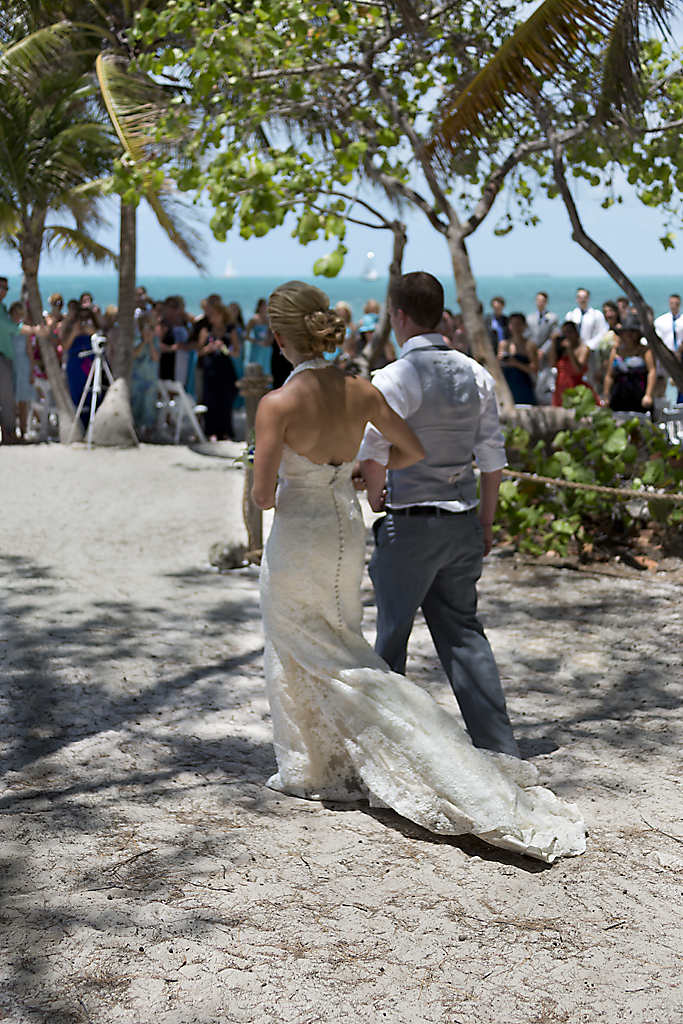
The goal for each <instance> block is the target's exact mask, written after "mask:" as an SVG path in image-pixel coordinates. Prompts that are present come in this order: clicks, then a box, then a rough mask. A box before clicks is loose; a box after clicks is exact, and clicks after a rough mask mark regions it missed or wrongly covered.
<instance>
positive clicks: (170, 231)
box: [145, 186, 206, 273]
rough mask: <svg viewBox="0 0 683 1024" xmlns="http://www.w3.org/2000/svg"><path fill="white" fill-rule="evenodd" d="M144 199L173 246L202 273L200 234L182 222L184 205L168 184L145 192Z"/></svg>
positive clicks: (202, 253) (185, 212)
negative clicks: (156, 190)
mask: <svg viewBox="0 0 683 1024" xmlns="http://www.w3.org/2000/svg"><path fill="white" fill-rule="evenodd" d="M145 199H146V200H147V202H148V203H149V205H150V206H151V207H152V209H153V210H154V214H155V216H156V218H157V220H158V221H159V224H160V226H161V227H162V228H163V230H164V231H165V232H166V234H167V235H168V237H169V239H170V240H171V241H172V242H173V244H174V245H175V247H176V248H177V249H179V250H180V252H182V254H183V256H186V257H187V259H188V260H190V262H191V263H194V265H195V267H197V269H198V270H200V271H202V273H204V272H205V271H206V267H205V266H204V263H203V257H204V254H205V251H206V247H205V244H204V242H203V240H202V237H201V235H200V234H199V233H198V232H197V231H195V230H194V228H191V227H188V226H187V224H185V223H183V219H182V218H183V217H186V216H187V208H186V206H185V205H184V204H183V203H181V202H180V200H179V199H178V198H177V197H176V195H175V193H174V192H173V190H172V189H171V187H170V186H167V187H165V188H162V189H160V190H159V191H158V192H154V191H152V190H151V189H150V190H149V192H147V193H145Z"/></svg>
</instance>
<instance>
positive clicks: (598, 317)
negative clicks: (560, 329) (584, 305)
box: [565, 306, 608, 348]
mask: <svg viewBox="0 0 683 1024" xmlns="http://www.w3.org/2000/svg"><path fill="white" fill-rule="evenodd" d="M565 320H571V321H572V323H575V324H576V326H577V327H578V328H579V337H580V338H581V341H585V342H586V344H589V342H591V341H593V340H594V339H597V338H598V337H599V336H600V335H601V334H604V333H605V331H606V330H608V326H607V321H606V320H605V318H604V316H603V315H602V313H601V312H600V310H599V309H593V308H592V307H589V308H588V309H586V310H581V309H580V308H579V307H578V306H577V307H576V308H575V309H570V310H569V312H568V313H567V315H566V317H565ZM590 347H591V348H593V346H592V345H590Z"/></svg>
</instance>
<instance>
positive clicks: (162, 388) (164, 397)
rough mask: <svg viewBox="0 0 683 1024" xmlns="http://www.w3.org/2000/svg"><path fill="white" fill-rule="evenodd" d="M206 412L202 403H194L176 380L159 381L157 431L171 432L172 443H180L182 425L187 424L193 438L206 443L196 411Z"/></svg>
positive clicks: (161, 433)
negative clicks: (167, 430)
mask: <svg viewBox="0 0 683 1024" xmlns="http://www.w3.org/2000/svg"><path fill="white" fill-rule="evenodd" d="M202 412H206V407H205V406H203V405H194V404H193V403H192V401H191V399H190V396H189V395H188V393H187V391H186V390H185V388H184V387H183V385H182V384H181V383H180V382H179V381H177V380H160V381H159V415H158V418H157V433H158V434H159V436H163V433H164V430H165V429H166V428H170V430H171V431H172V432H173V444H180V437H181V434H182V432H183V426H184V425H185V424H187V426H188V428H189V430H190V432H191V433H193V434H194V436H195V439H196V440H197V441H200V442H201V443H202V444H205V443H206V435H205V434H204V431H203V430H202V428H201V425H200V423H199V420H198V419H197V413H202Z"/></svg>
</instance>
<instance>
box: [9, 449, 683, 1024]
mask: <svg viewBox="0 0 683 1024" xmlns="http://www.w3.org/2000/svg"><path fill="white" fill-rule="evenodd" d="M241 488H242V475H241V471H240V470H239V469H236V468H234V467H233V466H232V465H231V463H230V461H229V460H225V459H223V460H220V459H214V458H206V457H201V456H200V455H197V454H195V453H193V452H190V451H188V450H186V449H181V448H171V447H165V448H161V447H147V448H142V449H140V450H138V451H130V452H126V451H108V450H104V451H92V452H87V451H85V450H84V449H82V448H71V449H67V448H65V447H60V446H58V445H51V446H45V445H43V446H36V447H30V448H24V449H17V450H14V449H10V450H6V449H5V450H2V451H0V493H1V502H0V509H1V516H2V519H1V522H0V566H1V571H2V575H3V587H2V603H3V612H4V615H3V620H2V632H1V634H0V637H1V640H0V673H1V675H2V681H3V692H2V697H1V698H0V699H1V700H2V705H1V710H0V717H1V720H2V734H1V745H2V750H1V754H2V761H3V764H2V772H1V774H0V779H1V781H0V823H1V827H2V868H1V872H0V877H2V908H1V910H0V919H1V922H2V933H1V939H0V942H1V944H2V952H1V953H0V957H1V964H0V1020H3V1021H9V1022H11V1024H19V1022H21V1024H24V1022H27V1024H28V1022H31V1024H34V1022H46V1024H47V1022H49V1024H80V1022H84V1024H94V1022H96V1024H124V1022H125V1024H150V1022H152V1021H153V1022H155V1024H194V1022H196V1024H209V1022H211V1024H213V1022H224V1021H240V1022H241V1021H245V1022H246V1021H249V1022H251V1021H254V1022H297V1024H313V1022H316V1021H325V1022H328V1021H331V1022H347V1021H354V1022H355V1021H358V1022H366V1021H367V1022H373V1024H375V1022H377V1021H381V1022H385V1021H386V1022H387V1024H392V1022H400V1024H412V1022H423V1021H424V1022H437V1021H438V1022H447V1024H458V1022H460V1024H475V1022H476V1024H489V1022H495V1024H517V1022H519V1024H534V1022H539V1024H540V1022H545V1021H553V1022H555V1021H571V1022H596V1021H599V1022H604V1024H612V1022H619V1021H633V1022H637V1024H645V1022H653V1024H681V1022H683V1009H681V1006H682V1005H683V984H682V983H681V981H682V979H683V929H682V924H683V845H682V844H683V822H682V821H681V811H682V809H683V798H682V797H683V794H682V792H681V790H682V788H683V781H682V779H683V775H682V773H681V761H682V754H681V738H682V722H683V710H682V707H683V673H682V669H681V654H682V645H681V620H682V617H683V609H682V607H681V601H680V596H679V591H680V585H679V584H678V583H672V582H671V581H670V580H669V579H667V577H666V576H665V575H653V574H648V573H641V574H638V573H636V572H635V571H632V572H631V571H624V572H623V573H622V574H621V575H616V576H611V575H602V574H600V573H599V572H597V571H596V572H595V573H577V572H570V571H568V570H565V569H556V568H552V567H546V566H536V565H525V564H523V563H521V562H520V561H518V560H515V559H514V558H504V557H503V556H502V555H500V554H499V555H497V556H492V557H491V558H490V559H489V560H488V562H489V564H488V566H487V569H486V572H485V577H484V580H483V581H482V586H481V595H482V601H481V610H482V617H483V619H484V622H485V624H486V627H487V630H488V634H489V637H490V639H491V642H492V645H493V648H494V651H495V653H496V656H497V658H498V661H499V664H500V666H501V671H502V674H503V677H504V679H505V686H506V690H507V694H508V698H509V705H510V709H511V715H512V718H513V722H514V725H515V728H516V731H517V733H518V736H519V739H520V746H521V748H522V752H523V754H524V756H526V757H530V758H532V759H533V761H534V762H535V763H536V764H537V765H538V767H539V769H540V772H541V775H542V777H543V779H544V781H545V782H546V783H548V784H549V785H552V786H553V787H554V788H555V790H556V791H557V792H558V793H560V794H561V795H563V796H565V797H567V798H569V799H571V800H575V801H577V802H578V803H579V804H580V806H581V808H582V809H583V811H584V813H585V816H586V819H587V821H588V824H589V831H590V835H589V844H588V852H587V853H586V855H585V856H583V857H581V858H578V859H573V860H566V861H562V862H560V863H558V864H556V865H553V866H552V867H548V866H545V865H543V864H540V863H538V862H534V861H531V860H527V859H525V858H522V857H517V856H514V855H509V854H505V853H502V852H501V851H497V850H494V849H492V848H489V847H486V846H485V845H484V844H483V843H480V842H478V841H476V840H474V839H470V838H458V839H446V840H445V839H442V838H437V837H434V836H431V835H430V834H428V833H426V832H424V831H422V830H421V829H419V828H417V827H415V826H413V825H411V824H410V823H407V822H405V821H403V820H402V819H400V818H398V817H397V816H396V815H394V814H392V813H391V812H378V811H369V810H367V809H365V808H362V807H357V808H352V809H350V810H344V811H342V810H339V809H337V808H335V807H333V806H329V807H325V806H322V805H321V804H318V803H309V802H306V801H302V800H296V799H291V798H286V797H282V796H280V795H278V794H276V793H273V792H271V791H269V790H268V789H266V788H265V786H264V782H265V780H266V779H267V778H268V776H269V774H270V773H271V772H272V771H273V770H274V767H275V766H274V758H273V752H272V748H271V744H270V725H269V714H268V705H267V701H266V697H265V691H264V684H263V678H262V672H261V656H262V643H263V638H262V632H261V622H260V618H259V610H258V592H257V588H258V579H257V572H256V571H255V570H254V569H244V570H238V571H236V572H233V573H231V574H224V575H220V574H218V573H216V572H215V571H212V570H211V569H210V567H209V566H208V564H207V552H208V549H209V546H210V544H211V543H213V542H214V541H215V540H219V539H222V538H225V537H229V536H232V537H235V538H237V537H240V536H242V532H243V531H242V525H241V521H240V503H241ZM365 598H366V605H367V616H366V620H367V633H368V635H369V636H370V635H371V634H372V623H373V611H374V609H373V607H372V592H371V589H370V587H369V585H368V584H366V592H365ZM411 654H412V657H411V660H410V664H409V672H410V674H411V676H412V677H413V678H415V679H417V680H418V681H420V682H421V683H423V684H424V685H425V686H427V687H428V688H429V689H430V690H431V691H432V692H433V693H434V695H435V696H436V697H437V699H438V700H439V701H440V702H442V703H443V704H444V705H445V706H447V707H448V708H450V709H452V710H453V713H455V706H454V701H453V698H452V695H451V694H450V691H449V689H448V687H447V686H445V685H444V683H443V678H442V674H441V671H440V669H439V667H438V664H437V663H436V661H435V658H434V654H433V650H432V647H431V643H430V641H429V637H428V634H427V631H426V628H425V627H424V625H423V624H418V626H417V628H416V630H415V633H414V637H413V642H412V649H411Z"/></svg>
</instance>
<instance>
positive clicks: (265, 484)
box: [251, 392, 286, 511]
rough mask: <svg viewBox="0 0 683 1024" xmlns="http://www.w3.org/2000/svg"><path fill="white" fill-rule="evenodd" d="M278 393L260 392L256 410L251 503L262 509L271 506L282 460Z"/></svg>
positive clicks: (282, 414) (283, 420)
mask: <svg viewBox="0 0 683 1024" xmlns="http://www.w3.org/2000/svg"><path fill="white" fill-rule="evenodd" d="M279 398H281V396H280V395H279V393H277V392H273V393H271V394H270V395H264V396H263V398H262V399H261V401H260V402H259V404H258V408H257V410H256V424H255V428H256V448H255V451H254V486H253V487H252V489H251V496H252V498H253V499H254V504H255V505H257V506H258V507H259V508H260V509H263V510H264V511H265V510H266V509H269V508H274V506H275V491H276V489H277V474H278V470H279V468H280V462H281V461H282V448H283V445H284V440H285V425H286V415H285V409H284V408H283V403H282V402H281V401H278V399H279Z"/></svg>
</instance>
